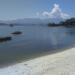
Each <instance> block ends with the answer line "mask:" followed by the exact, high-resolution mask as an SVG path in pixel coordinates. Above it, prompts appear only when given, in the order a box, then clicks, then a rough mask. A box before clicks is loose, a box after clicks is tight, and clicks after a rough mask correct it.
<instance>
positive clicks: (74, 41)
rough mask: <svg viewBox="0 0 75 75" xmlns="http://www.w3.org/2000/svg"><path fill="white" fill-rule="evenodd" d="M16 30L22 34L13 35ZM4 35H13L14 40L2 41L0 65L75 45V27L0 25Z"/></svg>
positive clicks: (1, 32)
mask: <svg viewBox="0 0 75 75" xmlns="http://www.w3.org/2000/svg"><path fill="white" fill-rule="evenodd" d="M15 31H21V32H22V34H21V35H16V36H14V35H12V34H11V33H12V32H15ZM2 36H11V37H12V40H11V41H7V42H3V43H0V65H2V64H6V63H8V62H14V61H17V60H21V59H23V58H24V60H25V59H26V58H30V57H32V56H34V55H39V54H40V53H45V52H52V51H55V50H56V49H64V48H69V47H71V46H74V45H75V28H65V27H47V26H14V27H10V26H0V37H2Z"/></svg>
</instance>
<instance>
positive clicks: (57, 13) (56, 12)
mask: <svg viewBox="0 0 75 75" xmlns="http://www.w3.org/2000/svg"><path fill="white" fill-rule="evenodd" d="M39 15H42V16H43V17H47V18H62V19H68V18H70V16H69V15H68V14H66V13H63V12H62V10H61V8H60V7H59V5H58V4H54V7H53V9H52V10H51V11H50V12H48V11H44V12H42V13H41V14H39Z"/></svg>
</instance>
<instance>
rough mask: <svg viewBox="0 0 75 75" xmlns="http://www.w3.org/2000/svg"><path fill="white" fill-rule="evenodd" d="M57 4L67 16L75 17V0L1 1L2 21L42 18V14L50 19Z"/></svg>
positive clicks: (0, 18) (0, 16) (0, 17)
mask: <svg viewBox="0 0 75 75" xmlns="http://www.w3.org/2000/svg"><path fill="white" fill-rule="evenodd" d="M55 4H57V6H55V7H56V8H57V7H58V8H59V7H60V10H62V12H64V14H65V16H66V15H67V14H68V15H70V16H72V17H75V0H0V20H11V19H18V18H29V17H31V18H33V17H41V15H42V14H43V15H47V16H48V15H49V17H50V14H51V11H52V9H53V5H55Z"/></svg>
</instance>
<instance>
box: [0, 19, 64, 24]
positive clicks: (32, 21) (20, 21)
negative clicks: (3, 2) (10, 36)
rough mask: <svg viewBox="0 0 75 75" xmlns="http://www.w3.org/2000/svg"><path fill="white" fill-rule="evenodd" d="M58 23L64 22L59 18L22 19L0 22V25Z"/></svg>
mask: <svg viewBox="0 0 75 75" xmlns="http://www.w3.org/2000/svg"><path fill="white" fill-rule="evenodd" d="M60 21H64V19H60V18H46V19H40V18H24V19H16V20H11V21H0V23H5V24H26V25H31V24H34V25H40V24H43V25H46V24H48V23H59V22H60Z"/></svg>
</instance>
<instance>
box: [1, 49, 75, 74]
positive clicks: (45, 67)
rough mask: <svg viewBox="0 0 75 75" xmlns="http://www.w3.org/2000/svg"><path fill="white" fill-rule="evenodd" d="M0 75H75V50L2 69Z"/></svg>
mask: <svg viewBox="0 0 75 75" xmlns="http://www.w3.org/2000/svg"><path fill="white" fill-rule="evenodd" d="M0 75H75V48H71V49H68V50H66V51H63V52H59V53H56V54H52V55H46V56H42V57H38V58H35V59H32V60H29V61H26V62H22V63H18V64H15V65H12V66H8V67H5V68H0Z"/></svg>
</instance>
